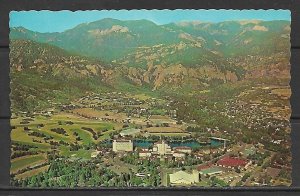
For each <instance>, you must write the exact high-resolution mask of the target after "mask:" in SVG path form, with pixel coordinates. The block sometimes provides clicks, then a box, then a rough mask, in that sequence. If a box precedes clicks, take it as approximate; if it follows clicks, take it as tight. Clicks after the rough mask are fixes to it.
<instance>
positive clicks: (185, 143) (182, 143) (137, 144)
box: [106, 140, 223, 148]
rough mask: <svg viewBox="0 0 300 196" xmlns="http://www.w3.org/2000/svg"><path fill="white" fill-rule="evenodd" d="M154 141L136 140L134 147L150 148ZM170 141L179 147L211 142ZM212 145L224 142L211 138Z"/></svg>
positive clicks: (172, 144) (193, 146) (217, 145)
mask: <svg viewBox="0 0 300 196" xmlns="http://www.w3.org/2000/svg"><path fill="white" fill-rule="evenodd" d="M153 143H154V142H152V141H144V140H134V141H133V146H134V147H140V148H149V147H152V146H153ZM168 143H169V145H170V146H171V147H172V148H174V147H178V146H188V147H191V148H198V147H201V146H206V145H209V144H201V143H199V142H197V141H195V140H189V141H176V142H168ZM106 144H108V145H112V141H107V142H106ZM210 145H211V146H213V147H219V146H222V145H223V142H221V141H218V140H211V143H210Z"/></svg>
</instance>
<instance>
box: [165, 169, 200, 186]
mask: <svg viewBox="0 0 300 196" xmlns="http://www.w3.org/2000/svg"><path fill="white" fill-rule="evenodd" d="M169 176H170V184H171V185H183V184H187V185H189V184H194V183H197V182H199V173H198V171H197V170H193V172H192V173H191V174H190V173H188V172H185V171H178V172H175V173H173V174H170V175H169Z"/></svg>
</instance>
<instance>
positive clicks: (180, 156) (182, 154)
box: [173, 152, 185, 159]
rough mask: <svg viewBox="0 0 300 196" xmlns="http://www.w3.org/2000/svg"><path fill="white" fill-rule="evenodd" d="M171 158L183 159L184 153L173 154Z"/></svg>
mask: <svg viewBox="0 0 300 196" xmlns="http://www.w3.org/2000/svg"><path fill="white" fill-rule="evenodd" d="M173 157H175V158H176V159H180V158H185V153H183V152H174V153H173Z"/></svg>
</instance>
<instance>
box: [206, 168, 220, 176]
mask: <svg viewBox="0 0 300 196" xmlns="http://www.w3.org/2000/svg"><path fill="white" fill-rule="evenodd" d="M221 173H223V170H222V169H221V168H219V167H208V168H203V169H200V174H202V175H209V176H211V175H216V174H221Z"/></svg>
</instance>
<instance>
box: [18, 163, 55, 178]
mask: <svg viewBox="0 0 300 196" xmlns="http://www.w3.org/2000/svg"><path fill="white" fill-rule="evenodd" d="M49 166H50V165H46V166H43V167H40V168H37V169H33V170H29V171H26V172H24V173H21V174H18V175H16V178H17V179H24V178H27V177H30V176H34V175H37V174H39V173H42V172H45V171H47V170H48V169H49Z"/></svg>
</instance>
